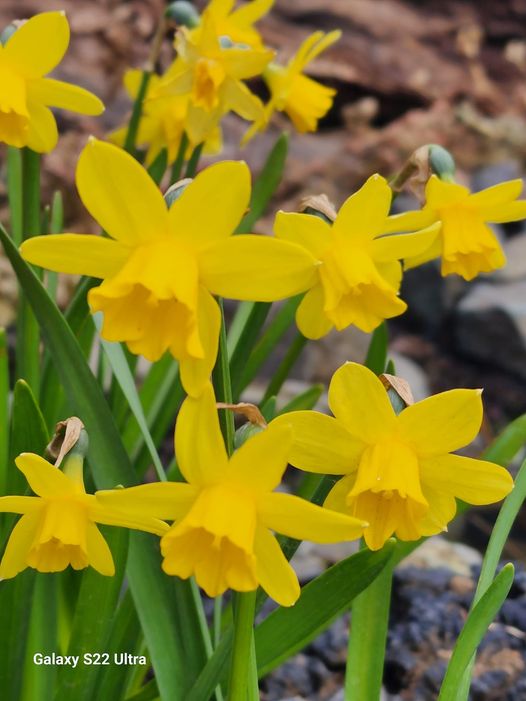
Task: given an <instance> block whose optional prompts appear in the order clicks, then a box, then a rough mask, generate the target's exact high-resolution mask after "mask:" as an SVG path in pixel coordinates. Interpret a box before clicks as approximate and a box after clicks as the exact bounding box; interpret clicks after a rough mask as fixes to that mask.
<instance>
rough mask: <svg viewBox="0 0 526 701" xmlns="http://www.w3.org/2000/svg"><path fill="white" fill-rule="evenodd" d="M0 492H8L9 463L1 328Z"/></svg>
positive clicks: (5, 361)
mask: <svg viewBox="0 0 526 701" xmlns="http://www.w3.org/2000/svg"><path fill="white" fill-rule="evenodd" d="M0 435H1V436H2V439H1V440H0V494H6V487H7V470H8V465H9V362H8V357H7V334H6V332H5V329H2V328H0Z"/></svg>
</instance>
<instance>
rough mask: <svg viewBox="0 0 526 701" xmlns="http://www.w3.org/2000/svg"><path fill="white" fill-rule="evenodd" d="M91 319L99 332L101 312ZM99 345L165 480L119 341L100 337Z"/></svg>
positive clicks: (162, 479) (158, 475) (160, 474)
mask: <svg viewBox="0 0 526 701" xmlns="http://www.w3.org/2000/svg"><path fill="white" fill-rule="evenodd" d="M93 321H94V323H95V327H96V328H97V330H98V332H99V333H100V331H101V329H102V314H100V313H98V314H95V315H94V317H93ZM101 345H102V348H103V349H104V352H105V353H106V356H107V358H108V361H109V363H110V365H111V369H112V371H113V374H114V376H115V378H116V380H117V382H118V383H119V386H120V388H121V390H122V392H123V394H124V396H125V398H126V401H127V402H128V405H129V407H130V409H131V410H132V413H133V415H134V417H135V420H136V421H137V423H138V425H139V428H140V429H141V433H142V436H143V439H144V442H145V444H146V447H147V448H148V452H149V454H150V457H151V459H152V462H153V466H154V468H155V472H156V474H157V477H158V478H159V480H161V481H164V480H166V475H165V472H164V468H163V466H162V463H161V459H160V458H159V455H158V453H157V449H156V448H155V444H154V442H153V438H152V436H151V434H150V431H149V429H148V424H147V421H146V417H145V415H144V411H143V408H142V404H141V400H140V399H139V395H138V393H137V388H136V386H135V378H134V377H133V375H132V373H131V370H130V366H129V365H128V361H127V360H126V356H125V354H124V351H123V349H122V347H121V345H120V343H110V342H109V341H105V340H104V339H103V338H101Z"/></svg>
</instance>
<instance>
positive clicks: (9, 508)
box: [0, 496, 42, 514]
mask: <svg viewBox="0 0 526 701" xmlns="http://www.w3.org/2000/svg"><path fill="white" fill-rule="evenodd" d="M41 507H42V501H41V500H40V499H38V498H37V497H17V496H7V497H0V512H8V513H11V514H29V513H31V512H32V511H36V510H37V509H40V508H41Z"/></svg>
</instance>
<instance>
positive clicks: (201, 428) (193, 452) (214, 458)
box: [175, 382, 228, 486]
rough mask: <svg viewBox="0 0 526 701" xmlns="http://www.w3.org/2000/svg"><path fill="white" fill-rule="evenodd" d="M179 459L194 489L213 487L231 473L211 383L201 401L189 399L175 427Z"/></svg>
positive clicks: (184, 404) (176, 449) (183, 472)
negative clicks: (212, 485) (217, 481)
mask: <svg viewBox="0 0 526 701" xmlns="http://www.w3.org/2000/svg"><path fill="white" fill-rule="evenodd" d="M205 436H206V440H204V437H205ZM175 455H176V458H177V464H178V465H179V469H180V470H181V472H182V474H183V475H184V477H185V479H186V480H187V481H188V482H190V484H192V485H196V486H202V485H206V484H210V483H213V482H214V481H216V480H217V479H219V478H221V476H224V474H225V472H226V470H227V465H228V458H227V453H226V450H225V444H224V442H223V436H222V434H221V429H220V427H219V418H218V415H217V408H216V400H215V396H214V390H213V388H212V385H211V384H210V383H209V382H208V383H207V384H206V385H205V387H204V388H203V391H202V394H201V396H200V397H199V398H198V399H195V398H194V397H187V398H186V399H185V401H184V402H183V405H182V407H181V410H180V412H179V416H178V417H177V424H176V427H175Z"/></svg>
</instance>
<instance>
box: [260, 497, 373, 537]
mask: <svg viewBox="0 0 526 701" xmlns="http://www.w3.org/2000/svg"><path fill="white" fill-rule="evenodd" d="M258 515H259V518H260V519H261V522H262V523H263V524H264V525H265V526H267V527H268V528H272V530H274V531H276V532H277V533H283V535H286V536H289V538H297V539H298V540H311V541H312V542H314V543H337V542H340V541H342V540H354V539H355V538H359V537H360V536H361V535H362V533H363V529H364V527H365V526H367V523H365V522H364V521H362V520H359V519H357V518H353V517H352V516H347V515H345V514H342V513H338V512H337V511H330V510H329V509H325V508H323V507H322V506H317V505H316V504H311V502H310V501H307V500H306V499H301V498H300V497H297V496H294V495H292V494H283V493H281V492H272V493H271V494H266V495H265V496H264V497H261V498H260V500H259V502H258Z"/></svg>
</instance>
